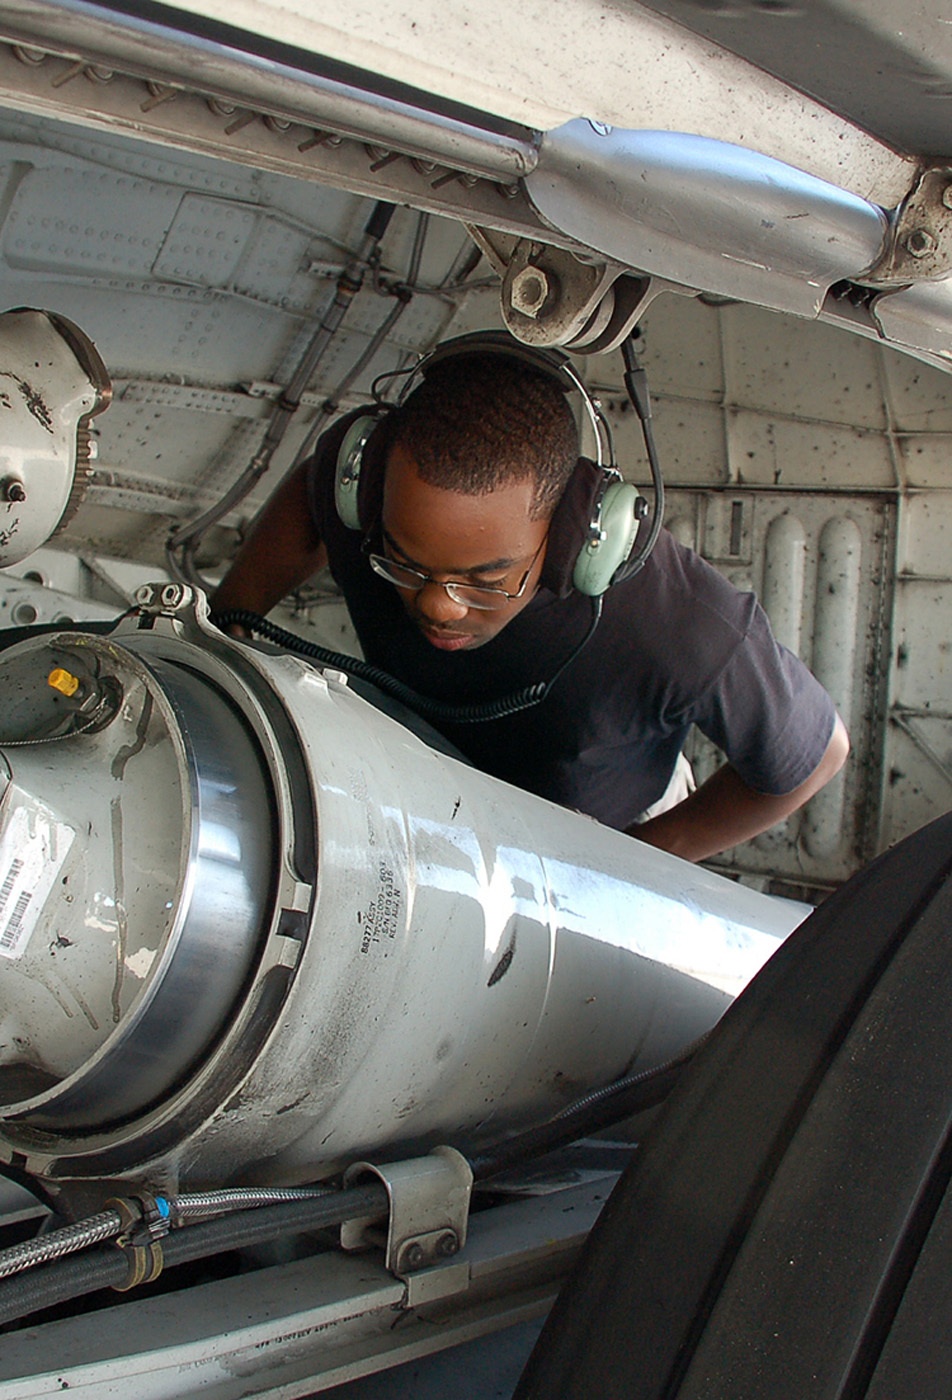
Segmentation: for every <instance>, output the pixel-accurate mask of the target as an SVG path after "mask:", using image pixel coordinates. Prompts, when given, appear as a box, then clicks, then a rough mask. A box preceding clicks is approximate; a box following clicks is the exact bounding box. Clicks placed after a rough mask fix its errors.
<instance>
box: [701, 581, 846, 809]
mask: <svg viewBox="0 0 952 1400" xmlns="http://www.w3.org/2000/svg"><path fill="white" fill-rule="evenodd" d="M690 718H691V719H692V722H693V723H694V724H696V725H697V727H698V728H699V729H700V730H701V732H702V733H703V734H705V735H706V736H707V737H708V738H709V739H711V740H712V741H713V742H714V743H715V744H717V746H718V748H720V749H722V750H723V752H724V754H725V756H726V757H727V760H728V762H729V763H730V764H731V766H732V767H733V768H735V769H736V770H737V772H738V773H739V774H740V776H741V777H742V778H743V779H744V781H745V782H746V783H747V784H748V785H749V786H750V787H752V788H753V789H754V790H755V791H756V792H762V793H769V794H771V795H772V796H782V795H783V794H785V793H788V792H792V791H793V789H794V788H797V787H799V786H800V784H801V783H803V782H806V780H807V778H809V777H810V775H811V773H813V772H814V770H815V769H816V767H817V765H818V764H819V762H820V760H821V759H822V757H823V755H824V753H825V752H826V748H827V745H828V744H829V742H830V738H831V736H832V734H833V728H834V725H835V723H836V709H835V706H834V704H833V701H832V700H831V698H830V696H829V695H828V694H827V692H826V691H825V690H824V688H823V686H822V685H821V684H820V682H819V681H818V680H817V679H816V677H815V676H814V675H813V673H812V672H811V671H810V670H809V668H808V667H807V666H806V665H804V663H803V662H802V661H801V660H800V659H799V658H798V657H797V656H795V655H794V654H793V652H791V651H789V650H788V649H787V648H786V647H785V646H782V645H781V643H779V642H778V641H777V640H776V638H775V637H774V635H773V633H772V631H771V629H770V624H769V622H768V620H767V617H766V614H765V613H764V611H763V609H762V608H761V607H760V605H759V604H757V603H754V605H753V607H752V608H751V610H750V617H749V623H748V626H747V628H746V631H745V633H744V635H743V637H742V638H741V639H740V640H739V641H738V643H737V645H736V646H735V647H734V649H733V650H732V652H731V655H730V657H729V658H728V660H727V662H726V664H725V665H724V667H723V669H722V670H721V672H720V674H719V675H718V676H717V678H716V679H715V681H714V682H713V683H712V685H711V686H710V687H709V688H708V690H707V691H706V692H705V693H704V694H703V695H702V696H701V697H699V699H698V702H697V705H696V711H695V713H694V714H693V715H691V716H690Z"/></svg>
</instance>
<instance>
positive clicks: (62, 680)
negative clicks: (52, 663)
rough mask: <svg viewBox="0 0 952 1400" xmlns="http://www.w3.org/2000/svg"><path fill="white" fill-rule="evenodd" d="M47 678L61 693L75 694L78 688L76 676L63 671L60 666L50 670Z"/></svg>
mask: <svg viewBox="0 0 952 1400" xmlns="http://www.w3.org/2000/svg"><path fill="white" fill-rule="evenodd" d="M47 680H48V683H49V684H50V685H51V686H52V687H53V689H54V690H58V691H59V692H60V694H61V695H75V694H76V692H77V690H78V689H79V678H78V676H74V675H71V674H70V672H69V671H64V669H63V667H62V666H57V667H56V669H55V670H53V671H51V672H50V674H49V676H48V677H47Z"/></svg>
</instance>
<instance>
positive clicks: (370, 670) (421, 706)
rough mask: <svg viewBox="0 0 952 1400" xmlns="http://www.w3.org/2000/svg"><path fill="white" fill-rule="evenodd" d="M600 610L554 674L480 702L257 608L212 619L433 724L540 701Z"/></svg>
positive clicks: (596, 607)
mask: <svg viewBox="0 0 952 1400" xmlns="http://www.w3.org/2000/svg"><path fill="white" fill-rule="evenodd" d="M601 615H602V600H601V598H593V599H592V620H591V622H590V623H589V626H588V629H587V631H586V633H585V636H584V637H583V638H582V640H581V641H580V642H579V643H578V645H577V646H576V647H575V648H574V649H573V650H572V651H571V652H570V653H569V655H568V656H567V657H566V659H565V660H564V661H563V662H562V665H561V666H560V667H559V668H558V670H557V671H556V673H555V675H554V676H552V677H551V679H550V680H548V681H536V682H535V684H534V685H527V686H524V687H523V688H522V690H517V691H514V692H513V693H512V694H511V695H504V696H501V697H500V698H499V699H498V700H486V701H483V702H482V703H481V704H476V705H449V704H445V703H444V702H443V701H441V700H432V699H431V698H430V697H429V696H427V695H420V694H419V692H418V691H415V690H413V689H411V687H410V686H408V685H405V684H404V683H403V681H400V680H397V678H396V676H391V675H390V673H389V672H388V671H385V670H383V668H382V667H380V666H374V665H373V664H372V663H371V662H369V661H361V660H359V659H358V658H357V657H356V656H348V655H346V653H345V652H341V651H330V650H328V648H327V647H322V646H318V644H317V643H316V642H309V641H307V640H306V639H305V638H304V637H299V636H298V635H297V633H295V632H289V631H287V629H286V628H284V627H279V626H278V625H277V624H276V623H274V622H270V621H269V620H268V618H266V617H262V616H261V615H260V614H259V613H255V612H249V611H247V609H245V608H227V609H226V610H225V611H223V612H220V613H218V612H216V613H212V615H211V621H212V622H213V623H214V624H215V626H216V627H219V628H221V630H222V631H224V630H225V629H226V628H228V627H244V628H246V629H247V630H248V631H249V632H255V633H257V634H258V635H259V636H261V637H264V639H265V640H266V641H269V642H274V643H276V645H278V646H281V647H284V648H285V649H286V650H287V651H293V652H297V653H298V655H300V656H306V657H307V658H308V660H310V661H316V662H318V664H319V665H321V666H332V667H334V669H335V670H338V671H344V672H345V673H347V674H348V675H352V676H354V677H356V678H357V679H358V680H362V681H367V682H368V684H370V685H374V686H376V687H377V689H378V690H382V691H383V692H384V694H385V695H390V696H392V697H393V698H394V699H395V700H398V701H399V702H400V704H401V705H405V706H406V707H407V709H408V710H413V711H414V712H415V713H416V714H418V715H420V716H421V718H422V719H425V720H429V721H430V723H432V724H481V723H484V722H485V721H486V720H492V719H503V718H504V717H505V716H506V715H513V714H516V713H517V712H518V711H520V710H528V709H531V708H532V706H533V705H538V704H540V703H541V702H542V701H543V700H544V699H545V698H546V696H547V695H548V693H549V691H550V690H551V689H552V687H553V686H554V685H555V683H556V681H557V680H558V679H559V677H560V676H561V675H562V673H563V671H565V670H566V669H567V668H568V667H569V666H571V664H572V662H573V661H574V660H575V658H576V657H577V656H578V654H579V652H580V651H581V650H582V649H583V647H585V646H586V645H587V644H588V642H589V640H590V639H591V637H592V634H593V633H594V631H595V628H596V627H597V626H598V623H599V620H600V618H601Z"/></svg>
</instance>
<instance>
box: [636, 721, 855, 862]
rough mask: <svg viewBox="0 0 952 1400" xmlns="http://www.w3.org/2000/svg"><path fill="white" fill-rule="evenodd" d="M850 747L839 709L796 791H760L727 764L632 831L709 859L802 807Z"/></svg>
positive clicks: (679, 853) (661, 845)
mask: <svg viewBox="0 0 952 1400" xmlns="http://www.w3.org/2000/svg"><path fill="white" fill-rule="evenodd" d="M849 749H850V741H849V735H848V734H847V732H846V726H845V725H844V724H843V721H842V720H841V719H840V717H839V715H837V717H836V724H835V726H834V729H833V735H832V738H831V739H830V742H829V743H828V744H827V746H826V752H825V753H824V755H823V757H822V758H821V759H820V762H819V763H818V764H817V766H816V768H815V769H814V770H813V772H812V773H811V774H810V776H809V778H807V780H806V782H804V783H801V784H800V786H799V787H797V788H794V789H793V791H792V792H787V793H784V794H783V795H782V796H780V797H772V796H771V795H770V794H769V793H764V792H755V791H754V789H753V788H751V787H748V785H747V784H746V783H745V782H744V780H743V778H741V777H740V775H739V774H738V773H737V772H735V770H734V769H733V768H731V767H730V766H729V765H728V764H725V765H724V767H723V768H719V769H718V770H717V772H716V773H714V774H713V775H712V776H711V777H710V778H708V780H707V782H706V783H704V785H703V786H702V787H699V788H698V790H697V792H692V793H691V796H690V797H687V798H685V800H684V801H683V802H679V803H678V805H677V806H676V807H672V808H670V809H669V810H668V811H667V812H662V813H661V815H660V816H657V817H652V818H651V820H650V821H647V822H644V823H642V824H641V825H640V826H639V825H635V826H632V827H629V828H628V835H629V836H635V837H637V838H638V840H639V841H647V842H648V844H649V845H651V846H657V847H659V849H660V850H662V851H670V852H671V854H672V855H676V856H680V857H681V858H682V860H705V859H706V858H707V857H708V856H714V855H717V854H718V853H719V852H720V851H726V850H728V849H729V848H730V847H731V846H736V845H737V844H738V843H739V842H740V841H749V840H750V839H751V837H752V836H757V835H759V833H760V832H761V831H767V830H768V828H770V827H772V826H775V825H776V824H777V822H781V821H783V819H784V818H785V817H788V816H789V815H790V813H791V812H795V811H796V810H797V808H798V807H802V806H803V804H804V803H805V802H808V801H809V799H810V798H811V797H812V796H813V795H814V793H817V792H819V791H820V788H822V787H825V786H826V784H827V783H828V782H829V781H830V779H831V778H832V777H834V775H835V774H837V773H838V772H839V771H840V769H841V768H842V767H843V764H844V763H845V762H846V756H847V754H848V753H849Z"/></svg>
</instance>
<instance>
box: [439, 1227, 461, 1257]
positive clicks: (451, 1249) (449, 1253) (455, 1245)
mask: <svg viewBox="0 0 952 1400" xmlns="http://www.w3.org/2000/svg"><path fill="white" fill-rule="evenodd" d="M436 1252H437V1254H438V1255H439V1256H440V1258H441V1259H452V1257H453V1255H454V1254H458V1253H459V1240H458V1239H457V1238H456V1235H455V1233H454V1232H453V1231H452V1230H447V1232H446V1234H445V1235H441V1236H440V1238H439V1239H438V1240H437V1242H436Z"/></svg>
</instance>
